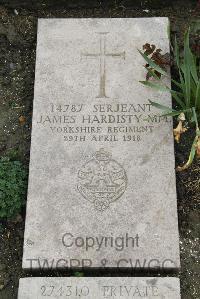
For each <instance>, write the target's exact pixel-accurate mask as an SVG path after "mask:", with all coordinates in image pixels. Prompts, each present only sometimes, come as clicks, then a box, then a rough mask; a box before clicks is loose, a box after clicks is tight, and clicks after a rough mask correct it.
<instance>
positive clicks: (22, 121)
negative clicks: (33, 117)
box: [19, 115, 26, 126]
mask: <svg viewBox="0 0 200 299" xmlns="http://www.w3.org/2000/svg"><path fill="white" fill-rule="evenodd" d="M19 123H20V125H22V126H23V125H25V123H26V117H25V116H23V115H21V116H20V117H19Z"/></svg>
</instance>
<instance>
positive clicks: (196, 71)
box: [139, 30, 200, 171]
mask: <svg viewBox="0 0 200 299" xmlns="http://www.w3.org/2000/svg"><path fill="white" fill-rule="evenodd" d="M146 45H149V44H146ZM146 45H144V47H143V50H144V49H145V52H144V53H143V52H142V51H139V52H140V54H141V55H142V56H143V58H144V59H145V61H146V62H147V64H146V69H147V78H146V81H140V82H141V83H142V84H144V85H145V86H149V87H151V88H154V89H156V90H158V91H164V92H170V93H171V95H172V98H173V99H174V101H175V104H176V107H175V109H172V108H171V107H167V106H164V105H161V104H159V103H157V102H154V101H151V100H149V101H150V103H151V104H152V106H154V107H156V108H158V109H161V110H162V111H163V114H162V115H165V116H173V117H175V116H178V126H177V127H176V128H175V129H174V137H175V140H176V141H177V142H179V141H180V136H181V134H182V133H184V132H185V131H186V130H187V126H188V125H191V126H192V125H193V124H195V126H196V136H195V138H194V141H193V144H192V146H191V151H190V155H189V158H188V161H187V163H185V164H184V165H183V166H182V167H180V166H179V167H178V168H177V170H178V171H182V170H184V169H187V168H188V167H189V166H190V165H191V164H192V162H193V159H194V157H195V156H197V157H200V129H199V124H198V123H199V120H200V64H199V61H198V59H197V57H196V56H195V55H194V54H193V53H192V51H191V49H190V43H189V30H188V31H187V32H186V33H185V37H184V51H183V57H181V54H180V49H179V46H178V44H177V40H176V39H175V45H174V48H173V53H174V61H175V64H176V67H177V74H178V79H177V80H175V79H171V81H172V84H173V86H174V87H175V88H174V89H171V88H169V87H168V86H167V85H165V84H164V83H163V80H162V79H163V77H168V78H169V75H168V73H167V71H166V69H165V65H167V63H164V58H165V55H166V54H165V55H161V54H160V51H161V50H160V49H157V50H156V52H154V50H155V46H154V45H152V46H153V49H151V48H150V50H149V47H147V46H146ZM152 51H153V52H152ZM150 55H151V56H150ZM155 57H156V58H157V59H155ZM150 79H151V80H150Z"/></svg>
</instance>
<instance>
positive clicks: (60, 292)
mask: <svg viewBox="0 0 200 299" xmlns="http://www.w3.org/2000/svg"><path fill="white" fill-rule="evenodd" d="M36 298H37V299H43V298H51V299H58V298H59V299H64V298H70V299H78V298H81V299H84V298H85V299H115V298H116V299H119V298H120V299H129V298H130V299H132V298H137V299H139V298H146V299H180V298H181V297H180V283H179V279H177V278H169V277H165V278H158V277H84V278H83V277H79V278H76V277H34V278H33V277H32V278H22V279H20V284H19V293H18V299H36Z"/></svg>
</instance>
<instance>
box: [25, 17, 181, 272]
mask: <svg viewBox="0 0 200 299" xmlns="http://www.w3.org/2000/svg"><path fill="white" fill-rule="evenodd" d="M167 29H168V19H167V18H145V19H40V20H39V26H38V41H37V59H36V75H35V93H34V109H33V126H32V143H31V159H30V175H29V189H28V203H27V216H26V231H25V241H24V256H23V268H27V269H30V268H48V269H49V268H65V267H75V268H79V267H82V266H83V267H113V268H116V267H120V268H121V267H122V268H157V267H161V268H177V267H179V237H178V225H177V202H176V186H175V171H174V147H173V136H172V121H171V119H170V118H166V117H158V116H157V114H158V113H160V111H158V110H156V109H155V108H153V107H151V105H150V104H149V101H148V99H154V100H157V101H159V102H161V103H163V104H165V105H171V97H170V95H169V94H165V93H162V92H157V91H153V90H151V89H149V88H147V87H144V86H143V85H142V84H141V83H139V80H144V78H145V75H146V70H145V68H144V64H145V62H144V59H143V58H142V56H141V55H140V54H139V52H138V49H142V46H143V45H144V44H145V43H146V42H148V43H150V44H155V45H156V46H157V47H158V48H161V49H162V50H163V53H166V52H169V41H168V35H167ZM166 83H167V84H169V82H168V81H167V82H166Z"/></svg>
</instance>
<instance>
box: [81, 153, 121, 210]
mask: <svg viewBox="0 0 200 299" xmlns="http://www.w3.org/2000/svg"><path fill="white" fill-rule="evenodd" d="M126 187H127V176H126V172H125V170H124V168H123V167H122V165H120V164H119V163H118V162H116V161H115V160H113V159H112V155H111V153H109V152H107V151H105V150H104V149H103V148H102V149H100V150H99V151H97V152H96V153H95V154H94V156H93V158H92V159H91V160H89V161H88V162H86V163H85V164H84V165H83V166H82V168H81V169H80V170H79V172H78V186H77V188H78V191H79V192H80V194H81V195H82V196H83V197H84V198H85V199H86V200H88V201H90V202H91V203H93V204H94V207H95V209H97V210H98V211H104V210H106V209H108V208H109V206H110V204H111V203H113V202H115V201H116V200H118V199H119V198H120V197H121V196H122V195H123V193H124V192H125V190H126Z"/></svg>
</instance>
